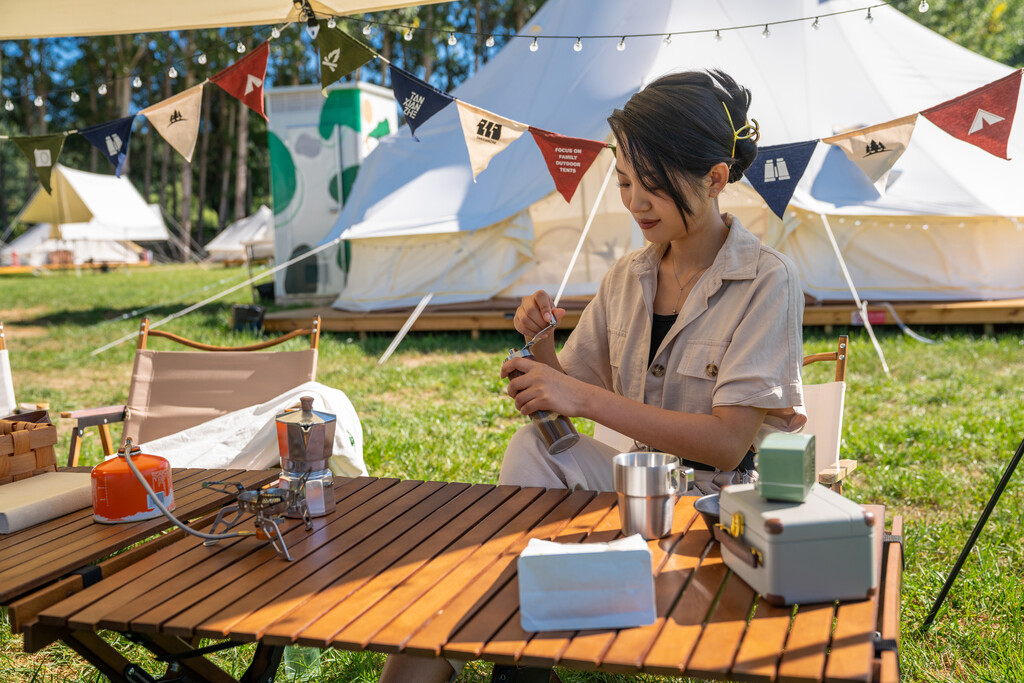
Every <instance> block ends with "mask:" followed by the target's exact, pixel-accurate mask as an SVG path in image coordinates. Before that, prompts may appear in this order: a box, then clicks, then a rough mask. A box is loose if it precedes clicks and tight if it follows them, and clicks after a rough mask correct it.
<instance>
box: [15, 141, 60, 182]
mask: <svg viewBox="0 0 1024 683" xmlns="http://www.w3.org/2000/svg"><path fill="white" fill-rule="evenodd" d="M11 142H13V143H14V144H16V145H17V146H18V149H20V150H21V153H22V154H24V155H25V156H26V157H28V163H30V164H32V167H33V168H35V169H36V173H38V174H39V182H41V183H42V184H43V189H45V190H46V193H47V194H50V173H51V172H52V171H53V167H54V166H56V165H57V158H58V157H60V151H61V149H63V147H64V133H56V134H54V135H33V136H30V137H24V138H11Z"/></svg>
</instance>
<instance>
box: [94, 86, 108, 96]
mask: <svg viewBox="0 0 1024 683" xmlns="http://www.w3.org/2000/svg"><path fill="white" fill-rule="evenodd" d="M96 92H98V93H99V94H101V95H106V94H107V84H106V83H100V87H98V88H96Z"/></svg>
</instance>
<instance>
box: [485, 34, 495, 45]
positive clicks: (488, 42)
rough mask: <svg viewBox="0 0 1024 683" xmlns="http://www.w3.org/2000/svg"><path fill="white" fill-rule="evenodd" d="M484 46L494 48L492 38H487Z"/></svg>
mask: <svg viewBox="0 0 1024 683" xmlns="http://www.w3.org/2000/svg"><path fill="white" fill-rule="evenodd" d="M484 45H486V46H487V47H494V36H487V40H485V41H484Z"/></svg>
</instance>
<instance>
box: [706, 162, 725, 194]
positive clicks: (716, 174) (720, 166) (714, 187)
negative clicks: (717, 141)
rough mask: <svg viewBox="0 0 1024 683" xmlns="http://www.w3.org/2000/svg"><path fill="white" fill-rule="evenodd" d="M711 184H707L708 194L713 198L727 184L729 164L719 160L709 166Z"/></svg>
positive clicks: (720, 192)
mask: <svg viewBox="0 0 1024 683" xmlns="http://www.w3.org/2000/svg"><path fill="white" fill-rule="evenodd" d="M708 177H709V178H710V179H711V184H710V185H709V186H708V196H709V197H711V198H712V199H714V198H715V197H717V196H718V195H720V194H722V190H724V189H725V186H726V185H728V184H729V165H728V164H726V163H725V162H724V161H720V162H718V163H717V164H715V165H714V166H712V167H711V170H710V171H709V172H708Z"/></svg>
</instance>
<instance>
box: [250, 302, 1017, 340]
mask: <svg viewBox="0 0 1024 683" xmlns="http://www.w3.org/2000/svg"><path fill="white" fill-rule="evenodd" d="M562 303H563V306H564V307H565V308H566V310H567V312H566V315H565V318H564V319H563V321H562V325H561V326H560V329H572V328H573V327H575V326H576V323H577V322H578V321H579V319H580V314H581V313H582V312H583V308H584V306H585V305H586V303H587V299H586V298H582V297H581V298H576V299H572V300H566V301H563V302H562ZM518 305H519V302H518V301H515V300H511V299H506V300H499V299H495V300H492V301H490V302H487V303H486V304H480V303H473V304H458V305H446V306H432V307H429V308H427V309H426V310H425V311H424V312H423V313H422V314H421V315H420V317H419V318H418V319H417V320H416V322H415V324H413V326H412V330H413V331H417V332H441V331H466V330H468V331H469V332H471V333H472V335H473V336H474V338H475V337H476V336H478V335H479V333H480V331H481V330H512V317H513V315H515V311H516V307H517V306H518ZM892 310H893V311H895V313H896V315H897V316H899V320H901V321H903V322H904V323H905V324H907V325H911V326H913V325H986V326H989V325H1000V324H1002V325H1005V324H1022V323H1024V299H1008V300H1005V301H955V302H923V303H921V302H919V303H897V304H892ZM410 313H412V308H404V309H395V310H389V311H379V312H373V313H353V312H351V311H338V310H335V309H333V308H330V307H329V306H321V307H317V308H301V309H291V310H287V311H278V312H276V313H268V314H267V315H266V316H265V318H264V321H263V325H264V328H265V329H267V330H268V331H271V332H286V331H290V330H295V329H299V328H300V327H306V326H308V325H309V321H310V319H311V318H312V317H313V316H314V315H319V316H321V318H322V319H323V330H324V331H328V332H353V333H359V334H360V335H365V334H367V333H369V332H397V331H398V330H399V329H401V327H402V326H403V325H404V324H405V322H406V320H408V318H409V315H410ZM868 317H869V320H870V322H871V324H872V325H894V324H897V319H896V318H895V317H893V314H892V311H890V310H889V309H888V308H887V307H885V306H876V305H870V304H869V306H868ZM860 324H862V323H861V321H860V315H859V313H858V312H857V309H856V307H855V306H854V305H853V304H852V303H828V304H817V303H808V304H807V305H806V307H805V308H804V326H825V327H849V326H855V325H860Z"/></svg>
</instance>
